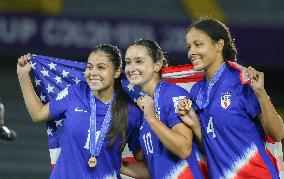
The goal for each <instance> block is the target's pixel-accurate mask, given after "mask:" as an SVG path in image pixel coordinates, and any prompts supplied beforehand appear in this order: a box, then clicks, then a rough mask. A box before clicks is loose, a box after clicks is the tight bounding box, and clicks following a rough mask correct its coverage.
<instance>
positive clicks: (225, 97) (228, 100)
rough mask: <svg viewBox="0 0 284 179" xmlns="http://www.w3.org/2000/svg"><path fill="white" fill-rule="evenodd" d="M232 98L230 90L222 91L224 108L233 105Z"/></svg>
mask: <svg viewBox="0 0 284 179" xmlns="http://www.w3.org/2000/svg"><path fill="white" fill-rule="evenodd" d="M231 98H232V96H231V93H230V92H226V93H222V96H221V106H222V108H224V109H227V108H228V107H229V106H230V105H231Z"/></svg>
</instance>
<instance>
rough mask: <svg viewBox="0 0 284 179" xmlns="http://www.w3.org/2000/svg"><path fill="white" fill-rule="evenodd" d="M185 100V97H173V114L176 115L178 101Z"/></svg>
mask: <svg viewBox="0 0 284 179" xmlns="http://www.w3.org/2000/svg"><path fill="white" fill-rule="evenodd" d="M184 98H186V96H175V97H173V103H174V107H175V113H178V109H177V106H178V104H179V101H180V100H182V99H184Z"/></svg>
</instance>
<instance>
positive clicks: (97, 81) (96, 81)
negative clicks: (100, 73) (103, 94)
mask: <svg viewBox="0 0 284 179" xmlns="http://www.w3.org/2000/svg"><path fill="white" fill-rule="evenodd" d="M90 82H91V83H99V82H101V80H91V79H90Z"/></svg>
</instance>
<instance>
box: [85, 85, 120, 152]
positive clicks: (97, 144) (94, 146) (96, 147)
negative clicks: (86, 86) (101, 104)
mask: <svg viewBox="0 0 284 179" xmlns="http://www.w3.org/2000/svg"><path fill="white" fill-rule="evenodd" d="M114 96H115V93H114V94H113V96H112V98H111V101H110V104H109V106H108V110H107V112H106V115H105V118H104V122H103V125H102V127H101V132H100V135H99V137H98V140H97V141H96V132H97V131H96V127H97V126H96V120H97V117H96V112H97V109H96V98H95V96H94V94H93V91H92V90H90V106H91V116H90V153H91V155H92V156H98V155H99V154H100V151H101V148H102V144H103V141H104V138H105V136H106V133H107V130H108V127H109V124H110V121H111V107H112V103H113V100H114Z"/></svg>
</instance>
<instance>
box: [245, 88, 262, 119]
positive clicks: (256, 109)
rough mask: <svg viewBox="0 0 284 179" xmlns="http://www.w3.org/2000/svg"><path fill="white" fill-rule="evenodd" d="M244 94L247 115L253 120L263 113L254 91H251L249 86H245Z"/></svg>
mask: <svg viewBox="0 0 284 179" xmlns="http://www.w3.org/2000/svg"><path fill="white" fill-rule="evenodd" d="M243 94H244V96H243V99H242V100H243V105H244V108H245V110H246V112H247V114H248V115H249V116H250V117H251V118H255V117H257V115H258V114H259V113H261V108H260V104H259V101H258V99H257V97H256V95H255V93H254V91H253V90H252V89H251V87H250V86H249V85H244V86H243Z"/></svg>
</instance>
